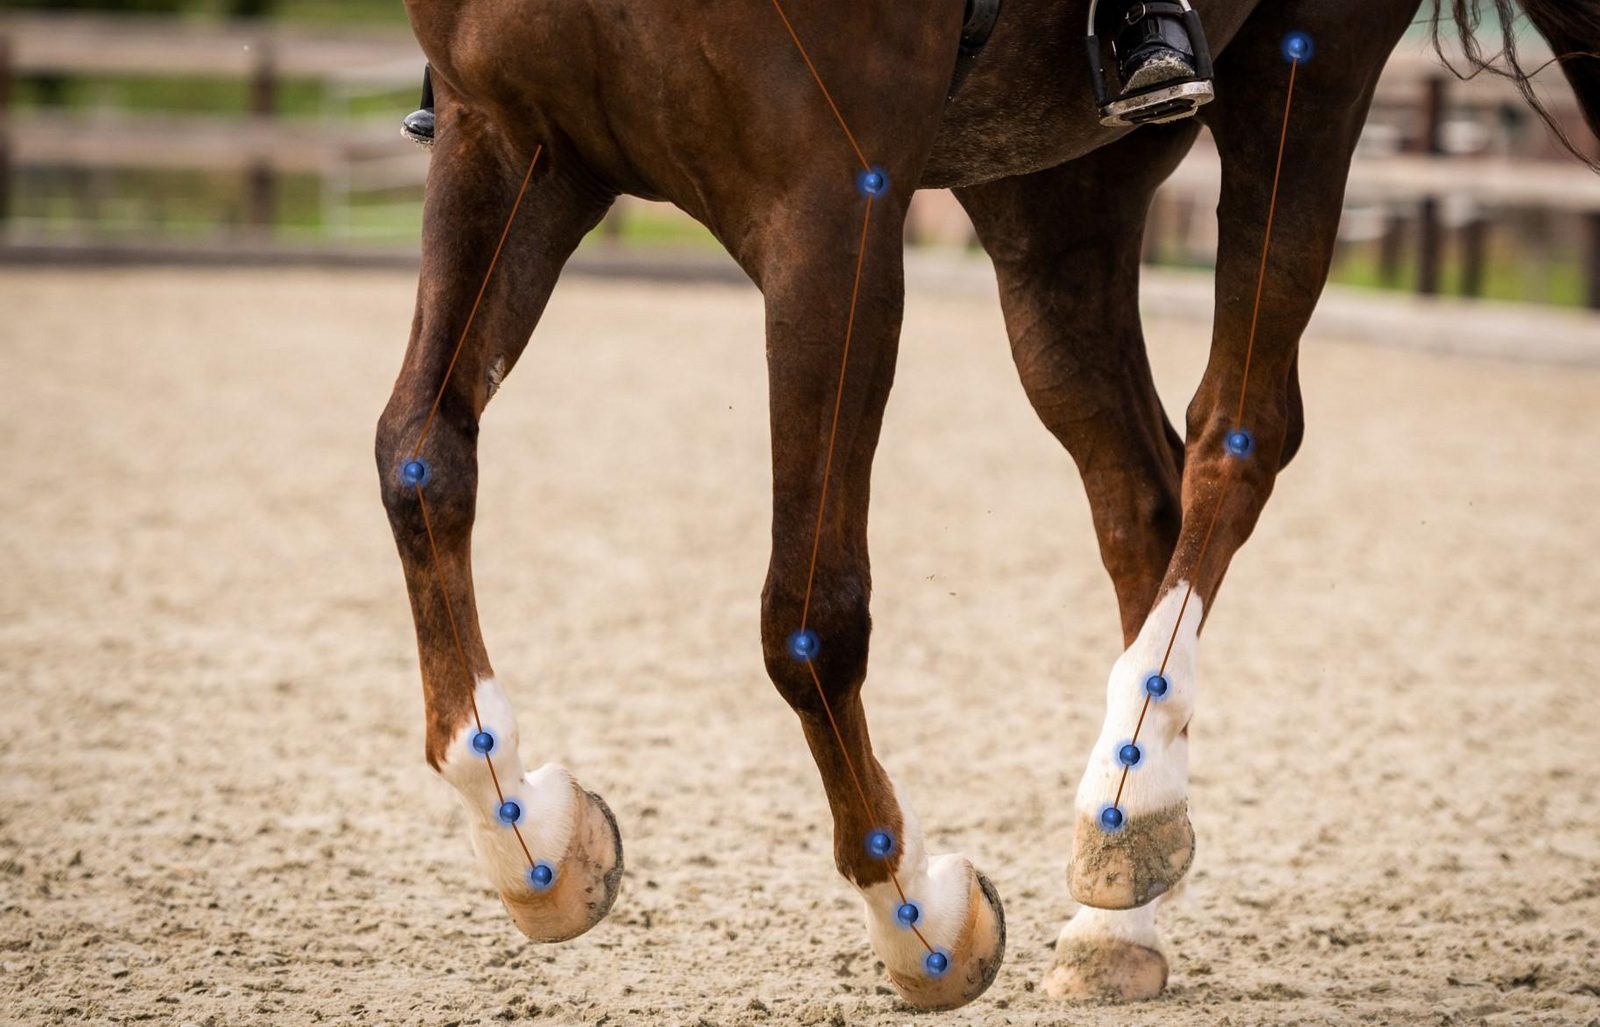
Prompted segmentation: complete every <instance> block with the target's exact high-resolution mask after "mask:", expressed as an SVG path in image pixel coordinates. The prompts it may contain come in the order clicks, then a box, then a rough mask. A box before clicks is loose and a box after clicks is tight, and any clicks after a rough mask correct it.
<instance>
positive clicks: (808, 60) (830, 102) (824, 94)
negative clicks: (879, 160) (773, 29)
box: [772, 0, 872, 171]
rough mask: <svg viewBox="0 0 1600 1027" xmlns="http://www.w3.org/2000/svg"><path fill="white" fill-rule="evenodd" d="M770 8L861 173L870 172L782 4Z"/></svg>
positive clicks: (853, 137)
mask: <svg viewBox="0 0 1600 1027" xmlns="http://www.w3.org/2000/svg"><path fill="white" fill-rule="evenodd" d="M772 6H773V7H775V8H777V10H778V17H779V18H782V19H783V27H784V28H785V29H786V30H787V31H788V33H789V38H790V39H792V40H794V48H795V49H796V50H799V51H800V59H801V60H803V61H805V62H806V67H807V68H809V69H810V70H811V77H812V78H813V79H815V80H816V82H817V88H818V89H820V90H822V98H823V99H824V100H827V101H828V107H829V109H830V110H832V111H833V117H834V120H835V121H837V122H838V123H839V127H840V128H842V129H844V137H845V138H846V139H848V140H850V149H852V150H854V151H856V160H859V161H860V162H861V169H862V170H863V171H871V170H872V165H871V164H868V163H867V155H866V154H864V153H862V152H861V146H860V144H858V143H857V142H856V137H855V133H853V132H851V131H850V126H849V125H847V124H845V122H844V115H843V114H840V113H839V105H838V104H836V103H834V102H833V94H832V93H830V92H828V87H827V86H825V85H823V84H822V76H821V75H819V74H818V73H817V66H816V65H815V64H812V63H811V55H810V54H809V53H807V52H806V48H805V44H804V43H802V42H800V37H799V36H798V35H797V34H796V33H795V31H794V26H793V25H791V24H790V23H789V16H788V15H787V14H785V13H783V4H781V3H779V2H778V0H772Z"/></svg>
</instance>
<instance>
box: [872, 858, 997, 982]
mask: <svg viewBox="0 0 1600 1027" xmlns="http://www.w3.org/2000/svg"><path fill="white" fill-rule="evenodd" d="M972 879H973V887H972V890H971V899H970V902H969V905H968V908H967V919H966V922H965V923H964V924H963V926H962V930H961V933H960V935H959V938H958V940H957V942H956V943H955V944H954V945H952V946H950V947H949V950H948V953H947V955H948V958H949V965H948V968H947V969H946V970H945V971H944V972H943V973H942V974H940V975H939V976H938V977H931V976H929V975H927V974H926V973H924V974H919V975H916V976H910V975H907V974H902V973H898V972H896V971H895V970H894V969H892V968H891V969H890V971H889V981H890V983H892V984H893V985H894V989H895V991H897V992H899V993H900V997H901V998H902V999H904V1000H905V1001H906V1002H907V1004H909V1005H912V1006H915V1007H916V1008H917V1009H920V1010H924V1011H927V1012H937V1011H940V1010H946V1009H957V1008H959V1007H961V1006H964V1005H966V1004H967V1003H969V1002H971V1001H972V1000H974V999H976V998H977V997H978V996H979V995H982V994H983V993H984V992H985V991H988V990H989V985H991V984H993V983H994V979H995V977H996V976H997V975H998V974H999V973H1000V965H1001V963H1003V962H1004V961H1005V955H1006V911H1005V907H1004V906H1003V905H1001V903H1000V894H999V893H998V892H997V891H995V888H994V885H993V884H992V883H990V881H989V879H988V878H987V877H985V876H983V874H981V873H979V872H978V871H977V870H973V871H972Z"/></svg>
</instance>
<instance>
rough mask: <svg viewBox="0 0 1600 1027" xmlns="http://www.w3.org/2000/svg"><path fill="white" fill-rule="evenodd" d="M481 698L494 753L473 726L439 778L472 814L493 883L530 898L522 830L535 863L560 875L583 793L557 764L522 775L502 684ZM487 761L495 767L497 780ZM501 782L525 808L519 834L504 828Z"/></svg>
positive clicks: (482, 686) (488, 687)
mask: <svg viewBox="0 0 1600 1027" xmlns="http://www.w3.org/2000/svg"><path fill="white" fill-rule="evenodd" d="M476 699H477V704H478V717H479V718H480V719H481V720H482V722H483V729H484V730H485V731H488V732H489V733H490V734H492V735H493V736H494V738H495V746H494V750H493V751H492V752H491V753H490V754H489V756H488V759H485V758H484V757H483V756H481V755H479V754H478V753H477V752H476V751H475V750H474V749H473V748H472V739H473V736H475V735H476V734H477V733H478V725H477V724H476V723H473V722H472V721H470V720H469V721H468V722H467V724H466V726H465V727H463V728H462V729H461V731H460V732H458V733H457V735H456V737H455V739H454V740H453V741H452V742H451V743H450V747H449V749H447V750H446V752H445V758H444V762H443V763H442V764H441V765H440V767H439V773H440V775H442V776H443V777H444V779H445V780H446V781H448V782H450V784H451V785H452V786H454V788H455V790H456V792H457V793H458V794H459V795H460V796H461V801H462V803H463V804H464V805H465V806H466V807H467V822H468V824H469V825H471V830H472V848H473V849H474V851H476V852H477V854H478V860H479V862H481V863H482V864H483V867H484V870H485V871H487V873H488V875H489V881H490V883H491V884H492V885H493V886H494V887H495V889H496V890H498V891H501V892H509V893H512V894H517V893H522V892H527V891H530V890H532V886H531V885H530V884H529V883H528V870H529V868H530V867H529V863H528V855H527V853H524V852H523V851H522V843H519V842H518V841H517V833H518V831H520V832H521V834H522V842H523V843H526V844H527V846H528V852H530V853H532V854H533V858H534V859H536V860H543V861H545V862H547V863H549V864H550V865H551V866H552V867H554V868H555V869H556V872H557V873H558V874H559V873H560V872H561V862H562V858H563V857H564V856H565V855H566V853H567V845H568V843H569V842H570V841H571V839H572V830H573V823H574V819H575V818H576V816H577V813H578V808H577V802H576V796H577V793H576V792H575V791H574V783H573V778H572V775H571V774H569V773H568V772H567V770H566V768H565V767H562V766H560V765H559V764H555V763H546V764H545V765H544V766H542V767H540V768H539V769H538V770H535V771H533V772H532V773H528V772H527V771H526V770H524V768H523V765H522V757H521V755H520V754H519V753H518V751H517V749H518V743H519V742H520V738H519V737H518V733H517V717H516V714H515V713H514V712H513V711H512V709H511V702H510V700H509V699H507V698H506V694H505V690H504V689H502V688H501V687H500V685H499V683H498V682H496V681H495V680H494V679H493V678H485V679H483V680H481V681H479V682H478V689H477V695H476ZM489 760H493V761H494V775H493V776H491V774H490V772H489ZM495 777H498V778H499V781H500V788H501V792H502V793H503V794H504V796H505V798H507V799H512V800H515V801H516V802H517V803H519V804H520V805H521V806H522V810H523V813H522V819H521V821H520V822H519V823H518V824H517V830H512V829H511V828H510V827H508V826H507V825H505V824H503V823H501V821H500V818H499V815H498V810H499V807H500V802H501V799H500V795H499V794H497V793H496V792H495V786H494V782H495Z"/></svg>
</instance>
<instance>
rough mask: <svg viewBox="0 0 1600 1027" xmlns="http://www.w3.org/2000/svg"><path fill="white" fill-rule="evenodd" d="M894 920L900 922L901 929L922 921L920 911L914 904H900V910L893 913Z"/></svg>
mask: <svg viewBox="0 0 1600 1027" xmlns="http://www.w3.org/2000/svg"><path fill="white" fill-rule="evenodd" d="M894 918H895V919H896V920H898V921H900V926H901V927H910V926H912V925H913V924H915V923H916V922H917V921H918V920H921V919H922V910H920V909H918V908H917V904H916V903H915V902H902V903H901V904H900V908H899V909H897V910H895V911H894Z"/></svg>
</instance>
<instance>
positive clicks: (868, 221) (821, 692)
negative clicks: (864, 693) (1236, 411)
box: [772, 0, 934, 953]
mask: <svg viewBox="0 0 1600 1027" xmlns="http://www.w3.org/2000/svg"><path fill="white" fill-rule="evenodd" d="M772 6H773V7H774V8H776V9H777V12H778V17H779V18H780V19H782V21H783V27H784V29H785V30H786V31H787V32H788V33H789V38H790V39H791V40H793V41H794V45H795V49H796V50H799V51H800V58H801V60H803V61H805V63H806V67H807V68H808V69H809V70H810V71H811V77H812V78H813V79H815V80H816V83H817V88H818V89H820V90H822V97H823V99H825V100H827V101H828V107H829V109H830V110H832V111H833V116H834V119H835V120H837V121H838V122H839V127H840V128H841V129H843V130H844V135H845V138H846V139H848V140H849V141H850V148H851V149H852V150H854V151H855V154H856V159H857V160H859V161H860V162H861V167H862V169H863V170H865V171H871V170H872V165H871V164H870V163H868V161H867V157H866V154H864V153H862V151H861V146H860V145H859V144H858V143H857V142H856V137H855V133H854V132H851V131H850V126H849V125H848V124H846V122H845V120H844V115H843V114H841V113H839V105H838V104H836V103H834V102H833V94H832V93H830V92H828V87H827V86H826V85H824V84H823V81H822V76H821V75H820V74H818V72H817V66H816V65H815V64H814V63H812V61H811V55H810V54H808V53H807V52H806V48H805V44H803V43H801V42H800V37H799V35H797V34H796V33H795V30H794V26H793V25H792V24H791V23H790V22H789V16H788V15H787V14H785V13H784V11H783V4H781V3H780V2H779V0H772ZM872 200H873V194H871V193H868V194H867V209H866V211H865V213H863V214H862V217H861V245H860V252H858V253H857V254H856V271H855V278H854V280H853V282H852V283H851V286H850V313H849V315H848V318H847V319H846V321H845V328H844V351H843V353H841V354H840V357H839V385H838V390H837V391H836V392H835V394H834V399H833V423H832V425H831V426H830V427H829V429H828V455H827V458H826V459H825V460H824V462H823V465H822V488H821V495H820V496H819V497H818V498H817V529H816V533H815V534H814V535H813V536H812V540H811V565H810V567H809V568H808V569H807V571H806V597H805V602H804V603H803V604H802V605H801V609H800V630H801V631H802V632H803V631H805V630H806V627H807V626H808V624H809V623H810V618H811V592H812V586H813V584H814V583H815V581H816V576H817V554H818V553H819V552H820V551H821V548H822V525H823V518H824V517H825V516H826V512H827V503H828V482H829V479H830V478H831V477H832V475H833V454H834V447H835V445H836V443H837V442H838V439H839V415H840V412H841V410H842V409H843V407H844V380H845V372H846V371H847V370H848V369H849V365H850V343H851V341H852V339H853V338H854V337H855V327H856V306H857V303H858V301H859V300H860V297H861V271H862V268H863V267H865V266H866V262H867V230H868V228H869V227H870V226H871V225H872ZM814 659H815V657H811V658H807V659H806V660H805V664H806V669H807V670H809V671H810V672H811V681H812V683H813V684H814V685H816V688H817V698H818V699H819V700H820V701H821V702H822V710H823V712H824V713H826V714H827V715H828V726H829V727H830V728H832V729H833V738H834V741H835V742H837V743H838V745H839V755H840V756H842V757H844V765H845V769H846V770H848V771H849V772H850V780H851V781H852V782H853V783H854V785H855V789H856V795H857V796H859V797H860V799H861V807H862V809H863V810H864V811H865V812H866V814H867V822H868V823H871V824H878V823H879V821H878V815H877V813H876V812H875V811H874V810H873V807H872V800H871V799H869V798H867V790H866V789H865V788H864V787H862V784H861V778H860V776H859V775H858V774H857V773H856V766H855V762H854V761H853V760H851V759H850V750H849V749H848V748H847V747H846V746H845V744H844V733H843V732H841V731H840V730H839V722H838V720H836V719H835V718H834V715H833V707H832V705H830V704H829V702H828V695H827V692H826V690H825V689H823V687H822V678H821V677H820V676H818V674H817V666H816V663H815V662H814ZM901 851H902V852H904V851H905V850H904V849H903V848H902V849H901ZM884 869H885V870H887V871H888V872H889V883H891V884H893V885H894V890H895V893H896V894H897V895H899V896H900V902H901V903H902V904H904V903H905V902H906V892H905V889H904V888H902V887H901V886H900V877H899V875H898V874H896V873H895V871H894V867H893V865H892V864H890V863H889V862H888V859H887V857H885V861H884ZM908 926H909V927H910V928H911V933H913V934H914V935H916V937H917V940H918V941H920V942H922V946H923V948H925V949H927V950H928V951H929V952H930V953H932V952H933V951H934V948H933V945H932V944H930V943H929V942H928V939H927V938H926V937H924V936H923V934H922V931H921V930H919V929H918V928H917V926H916V925H915V924H910V925H908Z"/></svg>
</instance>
